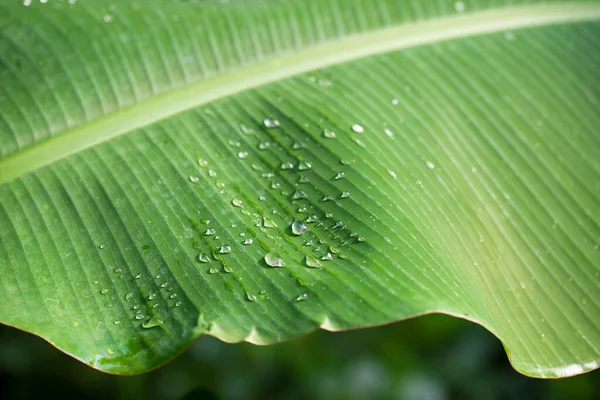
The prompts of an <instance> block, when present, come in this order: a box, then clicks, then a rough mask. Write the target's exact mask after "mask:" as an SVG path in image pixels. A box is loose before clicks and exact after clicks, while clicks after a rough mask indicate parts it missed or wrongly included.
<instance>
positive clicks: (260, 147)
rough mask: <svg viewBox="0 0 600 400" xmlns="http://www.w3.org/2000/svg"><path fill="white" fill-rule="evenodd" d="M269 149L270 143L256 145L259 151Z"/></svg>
mask: <svg viewBox="0 0 600 400" xmlns="http://www.w3.org/2000/svg"><path fill="white" fill-rule="evenodd" d="M269 147H271V143H269V142H260V143H259V144H258V149H259V150H266V149H268V148H269Z"/></svg>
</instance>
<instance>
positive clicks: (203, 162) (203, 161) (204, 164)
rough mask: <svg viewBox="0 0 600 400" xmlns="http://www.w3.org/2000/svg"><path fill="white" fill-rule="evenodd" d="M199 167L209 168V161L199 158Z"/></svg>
mask: <svg viewBox="0 0 600 400" xmlns="http://www.w3.org/2000/svg"><path fill="white" fill-rule="evenodd" d="M198 165H200V166H201V167H207V166H208V161H206V160H205V159H203V158H199V159H198Z"/></svg>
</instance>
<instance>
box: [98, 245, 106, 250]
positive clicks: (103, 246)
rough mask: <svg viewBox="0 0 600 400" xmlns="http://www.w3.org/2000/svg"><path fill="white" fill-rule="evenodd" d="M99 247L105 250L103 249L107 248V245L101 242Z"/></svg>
mask: <svg viewBox="0 0 600 400" xmlns="http://www.w3.org/2000/svg"><path fill="white" fill-rule="evenodd" d="M98 248H99V249H100V250H103V249H105V248H106V245H103V244H101V245H100V246H98Z"/></svg>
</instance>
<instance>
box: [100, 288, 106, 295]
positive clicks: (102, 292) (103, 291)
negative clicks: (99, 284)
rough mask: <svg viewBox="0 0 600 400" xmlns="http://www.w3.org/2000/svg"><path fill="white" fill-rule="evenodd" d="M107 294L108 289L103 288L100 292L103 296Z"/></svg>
mask: <svg viewBox="0 0 600 400" xmlns="http://www.w3.org/2000/svg"><path fill="white" fill-rule="evenodd" d="M106 293H108V289H106V288H102V289H101V290H100V294H102V295H105V294H106Z"/></svg>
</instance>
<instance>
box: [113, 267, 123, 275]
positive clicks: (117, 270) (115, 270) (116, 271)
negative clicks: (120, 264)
mask: <svg viewBox="0 0 600 400" xmlns="http://www.w3.org/2000/svg"><path fill="white" fill-rule="evenodd" d="M113 271H114V272H115V273H116V274H118V273H120V272H121V271H122V269H121V268H115V269H114V270H113Z"/></svg>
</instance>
